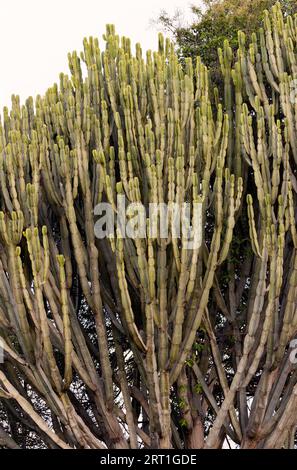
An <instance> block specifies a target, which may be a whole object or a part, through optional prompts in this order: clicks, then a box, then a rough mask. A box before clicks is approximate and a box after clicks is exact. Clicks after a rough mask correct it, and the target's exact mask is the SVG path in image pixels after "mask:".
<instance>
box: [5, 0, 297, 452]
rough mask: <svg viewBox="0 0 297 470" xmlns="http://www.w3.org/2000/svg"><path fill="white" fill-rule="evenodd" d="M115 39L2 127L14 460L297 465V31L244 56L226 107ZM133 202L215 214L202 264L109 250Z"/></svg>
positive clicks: (159, 243) (152, 252) (227, 70)
mask: <svg viewBox="0 0 297 470" xmlns="http://www.w3.org/2000/svg"><path fill="white" fill-rule="evenodd" d="M104 40H105V42H106V46H105V50H104V52H102V51H101V50H100V49H99V43H98V40H97V39H94V38H89V39H85V40H84V43H83V46H84V47H83V52H82V53H81V55H80V56H78V55H77V54H76V53H75V52H74V53H72V54H69V68H70V75H69V76H68V75H65V74H61V75H60V82H59V85H57V84H55V85H54V86H53V87H52V88H50V89H48V90H47V92H46V93H45V95H44V96H37V98H36V100H35V101H33V99H32V98H29V99H28V100H27V101H26V103H25V104H24V105H23V106H21V104H20V101H19V98H18V97H17V96H13V97H12V108H11V110H10V111H9V110H8V109H6V108H4V114H3V119H2V122H1V121H0V211H1V212H0V338H1V346H2V347H3V349H4V362H3V364H0V447H1V446H3V447H8V448H17V447H34V446H35V447H36V446H45V447H49V448H63V449H68V448H99V449H100V448H106V447H107V448H120V449H124V448H141V447H146V448H170V447H173V448H176V449H180V448H202V447H205V448H219V447H222V446H223V445H224V446H225V445H227V443H228V442H229V443H230V442H232V443H233V445H238V446H240V447H242V448H263V447H264V448H275V447H283V446H285V447H292V446H294V437H295V429H296V426H297V370H296V367H295V365H294V361H292V354H291V352H292V350H291V349H290V342H291V341H292V340H293V339H294V338H295V337H296V335H297V310H296V308H297V300H296V299H297V232H296V220H297V214H296V212H297V204H296V192H297V181H296V163H297V16H296V17H294V18H291V17H286V18H284V17H283V15H282V12H281V9H280V6H279V5H278V4H277V5H276V6H274V7H273V8H272V11H271V13H268V12H266V14H265V21H264V24H263V28H262V29H261V30H260V31H259V33H258V34H254V35H253V36H252V38H249V39H248V40H247V39H246V38H245V35H244V34H243V33H239V44H240V46H239V49H238V51H237V55H236V57H234V56H233V54H232V50H231V48H230V46H229V44H228V42H227V41H226V42H225V43H224V47H223V49H222V50H219V58H220V63H221V71H222V76H223V78H224V96H223V97H221V96H219V93H218V91H217V89H215V88H213V87H212V85H211V77H209V73H208V70H207V68H206V67H205V66H204V65H203V64H202V62H201V60H200V59H199V57H198V58H197V62H196V63H195V64H193V63H192V60H191V59H186V60H185V63H184V64H183V65H181V64H179V62H178V59H177V56H176V54H175V52H174V47H173V45H172V44H171V43H170V41H169V40H164V38H163V37H162V35H159V47H158V52H154V53H152V52H151V51H148V52H147V54H146V59H144V58H143V55H142V51H141V47H140V45H139V44H137V45H136V53H135V55H134V54H133V53H132V52H131V45H130V41H129V39H127V38H122V39H121V40H120V39H119V37H118V36H117V35H116V33H115V30H114V27H113V26H111V25H108V26H107V30H106V34H105V36H104ZM294 86H295V88H294ZM295 92H296V93H295ZM118 195H122V196H124V198H125V201H126V203H127V204H130V203H133V202H134V203H139V202H141V203H142V204H143V205H144V206H145V207H148V206H149V204H150V203H159V204H162V203H165V204H168V205H170V204H173V203H177V204H180V205H182V204H183V203H185V202H187V203H190V204H191V205H192V206H193V205H194V203H197V202H199V203H201V204H202V216H201V220H200V224H201V228H202V244H201V246H200V247H195V248H194V249H187V247H186V246H185V240H184V239H183V237H181V239H176V238H174V237H173V235H172V233H171V231H170V229H169V233H168V237H167V238H166V239H164V238H162V237H160V236H158V235H157V236H156V237H155V238H151V237H146V238H135V239H131V238H122V237H121V234H120V233H119V232H118V231H116V232H115V237H106V238H103V239H97V238H96V236H95V232H94V226H95V222H96V215H95V214H94V208H95V206H96V205H97V204H98V203H99V202H108V203H110V204H111V206H112V207H113V210H114V212H115V215H116V213H117V205H116V201H117V196H118ZM169 217H170V214H169ZM169 227H170V226H169Z"/></svg>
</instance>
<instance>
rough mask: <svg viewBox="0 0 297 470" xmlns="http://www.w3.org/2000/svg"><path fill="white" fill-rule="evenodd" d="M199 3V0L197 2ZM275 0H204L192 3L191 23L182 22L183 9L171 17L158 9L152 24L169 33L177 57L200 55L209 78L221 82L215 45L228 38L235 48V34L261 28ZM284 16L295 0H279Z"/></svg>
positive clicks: (293, 9) (294, 8) (296, 7)
mask: <svg viewBox="0 0 297 470" xmlns="http://www.w3.org/2000/svg"><path fill="white" fill-rule="evenodd" d="M196 3H198V2H196ZM275 3H276V0H246V1H241V0H203V1H201V2H199V3H198V6H196V5H195V6H192V7H191V9H192V13H193V15H194V19H193V20H192V23H191V24H190V25H186V26H185V25H183V19H182V11H177V12H176V14H175V15H174V16H170V15H169V14H168V13H167V12H166V11H161V13H160V15H159V18H158V19H157V20H156V22H155V23H157V24H159V25H161V27H162V29H164V30H165V31H166V32H167V33H170V35H171V37H172V39H173V41H174V42H175V44H176V47H177V53H178V55H179V57H180V60H183V59H184V58H185V57H192V59H193V60H194V61H195V60H196V57H197V56H200V57H201V59H202V62H203V63H204V64H205V65H206V66H207V67H208V68H209V70H210V72H211V76H212V79H213V80H214V81H215V82H216V83H217V84H219V83H220V82H221V78H222V76H221V73H220V64H219V61H218V54H217V51H218V48H219V47H223V44H224V40H225V39H228V41H229V45H230V47H231V48H232V51H233V53H235V51H236V50H237V48H238V34H237V32H238V31H239V30H240V31H243V32H244V33H245V34H246V35H247V36H248V37H251V34H252V33H253V32H257V31H258V29H259V28H260V26H261V24H262V21H263V15H264V10H270V9H271V7H272V6H273V5H274V4H275ZM280 3H281V6H282V10H283V12H284V14H285V15H292V14H294V13H296V12H297V4H296V1H295V0H282V1H281V2H280Z"/></svg>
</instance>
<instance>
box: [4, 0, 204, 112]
mask: <svg viewBox="0 0 297 470" xmlns="http://www.w3.org/2000/svg"><path fill="white" fill-rule="evenodd" d="M192 3H194V4H197V3H198V0H5V1H3V0H2V1H1V3H0V5H1V11H0V57H1V70H0V113H1V111H2V108H3V106H4V105H6V106H10V96H11V94H12V93H15V94H18V95H20V96H21V99H22V100H24V99H26V98H27V97H28V96H30V95H32V96H33V97H34V96H35V95H36V94H38V93H40V94H43V93H44V92H45V90H46V89H47V88H48V87H49V86H51V85H52V84H53V83H54V82H55V81H57V80H58V76H59V73H60V72H67V71H68V68H67V67H68V66H67V53H68V52H70V51H72V50H77V51H80V50H81V44H82V40H83V38H84V37H85V36H97V37H99V39H101V38H102V34H103V33H104V31H105V24H106V23H114V24H115V25H116V29H117V31H118V33H119V34H120V35H125V36H129V37H130V38H131V40H132V42H133V43H135V42H141V44H142V47H143V49H144V50H146V49H154V48H155V47H156V45H157V31H156V29H155V28H153V27H151V26H150V19H152V18H156V17H157V15H158V12H159V11H160V10H161V9H165V10H167V11H168V12H169V13H174V11H175V9H176V8H180V9H181V10H182V11H183V13H184V15H185V18H186V19H189V18H190V17H191V14H190V4H192ZM101 44H102V45H103V41H101Z"/></svg>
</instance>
